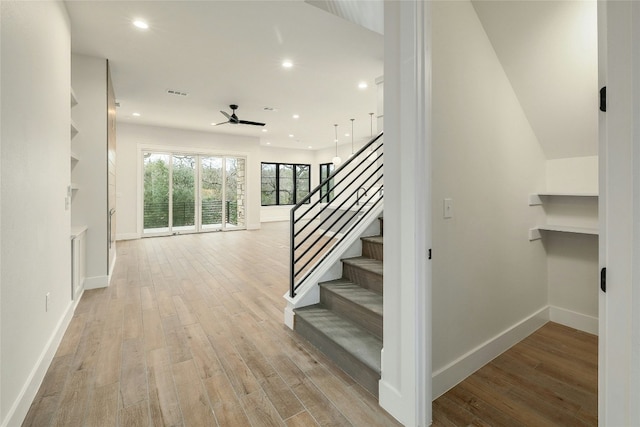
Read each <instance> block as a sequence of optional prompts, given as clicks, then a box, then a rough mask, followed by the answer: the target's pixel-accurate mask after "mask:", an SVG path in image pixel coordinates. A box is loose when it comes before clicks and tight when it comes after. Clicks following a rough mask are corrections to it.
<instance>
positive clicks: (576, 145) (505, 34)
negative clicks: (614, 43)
mask: <svg viewBox="0 0 640 427" xmlns="http://www.w3.org/2000/svg"><path fill="white" fill-rule="evenodd" d="M472 4H473V6H474V8H475V10H476V13H477V14H478V16H479V18H480V21H481V22H482V25H483V27H484V29H485V31H486V33H487V35H488V36H489V39H490V40H491V43H492V44H493V48H494V49H495V51H496V54H497V55H498V58H499V59H500V62H501V63H502V66H503V68H504V70H505V72H506V74H507V76H508V78H509V81H510V82H511V86H512V87H513V89H514V91H515V93H516V95H517V96H518V99H519V101H520V105H521V106H522V108H523V110H524V112H525V113H526V115H527V118H528V119H529V123H530V124H531V127H532V128H533V131H534V132H535V133H536V136H537V137H538V141H539V142H540V145H541V146H542V149H543V150H544V153H545V155H546V157H547V159H558V158H566V157H581V156H595V155H597V154H598V106H599V101H598V38H597V10H596V9H597V4H596V2H595V1H481V0H473V2H472Z"/></svg>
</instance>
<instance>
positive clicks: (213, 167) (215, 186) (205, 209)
mask: <svg viewBox="0 0 640 427" xmlns="http://www.w3.org/2000/svg"><path fill="white" fill-rule="evenodd" d="M222 160H223V159H222V157H201V158H200V167H201V169H200V170H201V177H202V179H201V181H200V201H201V202H200V215H201V217H202V229H203V230H215V229H220V228H222V218H223V216H222V214H223V209H222V204H223V203H222V202H223V200H224V197H223V194H222V193H223V191H222V190H223V186H222V182H223V181H224V176H223V175H224V174H223V170H222Z"/></svg>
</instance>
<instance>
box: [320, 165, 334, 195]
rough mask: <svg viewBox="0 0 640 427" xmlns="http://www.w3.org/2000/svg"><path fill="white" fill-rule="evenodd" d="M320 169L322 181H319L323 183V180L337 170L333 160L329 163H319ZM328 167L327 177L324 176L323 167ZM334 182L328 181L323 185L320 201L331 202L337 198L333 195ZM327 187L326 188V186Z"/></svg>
mask: <svg viewBox="0 0 640 427" xmlns="http://www.w3.org/2000/svg"><path fill="white" fill-rule="evenodd" d="M318 166H319V169H320V181H319V183H320V184H322V181H323V180H325V179H327V178H329V176H331V174H332V173H333V171H335V170H336V168H335V165H334V164H333V163H331V162H329V163H320V164H319V165H318ZM323 167H324V168H326V170H327V176H326V177H324V178H323V177H322V169H323ZM332 184H333V182H332V181H329V182H328V183H326V184H325V185H324V186H322V187H321V188H320V203H331V201H332V200H333V199H334V198H335V195H333V197H332V194H333V188H331V186H332ZM325 187H326V188H325ZM330 188H331V191H329V189H330Z"/></svg>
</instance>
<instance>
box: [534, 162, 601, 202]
mask: <svg viewBox="0 0 640 427" xmlns="http://www.w3.org/2000/svg"><path fill="white" fill-rule="evenodd" d="M546 170H547V187H546V190H547V191H549V192H552V193H592V194H598V156H584V157H567V158H564V159H550V160H547V165H546Z"/></svg>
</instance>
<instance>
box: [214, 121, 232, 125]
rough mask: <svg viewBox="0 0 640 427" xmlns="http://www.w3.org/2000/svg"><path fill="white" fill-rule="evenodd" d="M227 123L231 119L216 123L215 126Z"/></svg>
mask: <svg viewBox="0 0 640 427" xmlns="http://www.w3.org/2000/svg"><path fill="white" fill-rule="evenodd" d="M227 123H229V120H227V121H226V122H222V123H216V124H215V125H214V126H220V125H226V124H227Z"/></svg>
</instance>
